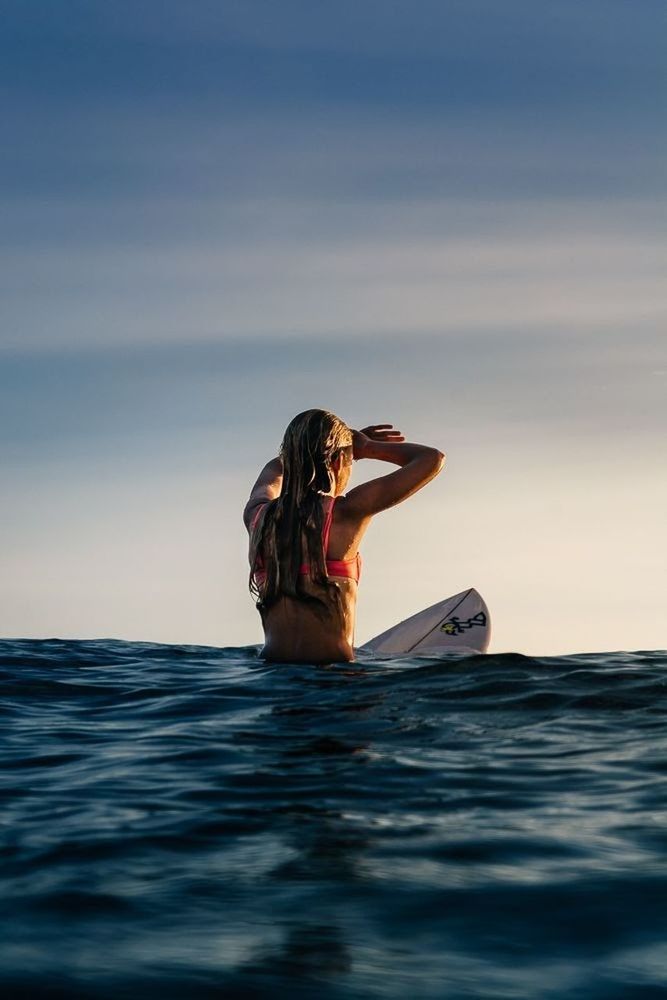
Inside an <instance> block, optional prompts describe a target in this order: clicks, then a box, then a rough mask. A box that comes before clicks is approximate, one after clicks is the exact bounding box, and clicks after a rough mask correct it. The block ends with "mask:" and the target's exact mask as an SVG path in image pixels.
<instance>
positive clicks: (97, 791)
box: [0, 640, 667, 1000]
mask: <svg viewBox="0 0 667 1000" xmlns="http://www.w3.org/2000/svg"><path fill="white" fill-rule="evenodd" d="M0 712H1V719H0V722H1V730H0V741H1V747H2V751H1V763H2V775H1V778H2V781H1V785H0V794H1V802H2V809H1V812H0V818H1V825H0V830H1V844H2V867H1V869H0V877H1V882H0V907H1V909H2V916H3V917H4V920H3V930H2V935H1V936H0V987H1V988H2V994H3V996H5V997H26V998H31V1000H32V998H41V997H48V998H56V997H57V998H70V997H73V998H80V997H81V998H83V997H91V998H93V997H95V998H97V997H101V998H106V997H109V998H111V997H113V998H118V997H139V998H150V997H159V998H160V1000H171V998H174V1000H175V998H178V1000H181V998H184V1000H188V998H199V997H202V998H209V997H211V998H212V997H215V998H223V997H224V998H227V997H249V998H254V997H257V998H259V997H267V998H268V997H282V996H285V997H318V998H324V1000H334V998H336V1000H338V998H340V1000H343V998H346V1000H347V998H366V997H368V998H375V997H378V998H379V997H383V998H384V997H387V998H389V997H397V998H398V997H416V998H438V1000H439V998H444V997H446V998H456V997H484V998H489V997H498V998H499V997H502V998H510V997H512V998H523V997H525V998H530V1000H535V998H550V1000H555V998H573V997H586V998H609V1000H611V998H614V1000H626V998H635V997H636V998H641V1000H648V998H657V997H660V998H664V997H665V996H667V853H666V849H667V812H666V811H665V806H666V804H667V782H666V774H667V653H665V652H641V653H605V654H599V655H582V656H568V657H554V658H542V659H535V658H529V657H525V656H520V655H515V654H506V655H498V656H496V655H494V656H486V657H481V656H480V657H470V658H466V659H461V658H459V659H456V658H454V659H451V658H450V659H448V660H435V659H424V660H413V661H410V660H404V661H395V662H393V663H389V662H384V663H382V662H377V661H371V660H367V661H366V662H361V663H358V664H354V665H351V666H349V667H343V666H333V667H328V668H322V667H319V668H315V667H303V666H300V667H292V666H267V665H265V664H263V663H262V662H261V661H259V660H258V659H257V654H256V650H255V649H254V647H253V648H246V649H209V648H205V647H195V646H187V647H180V646H158V645H151V644H144V643H123V642H115V641H109V640H105V641H100V642H64V641H39V642H38V641H8V640H5V641H2V642H0Z"/></svg>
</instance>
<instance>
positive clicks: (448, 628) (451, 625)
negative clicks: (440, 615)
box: [440, 611, 486, 635]
mask: <svg viewBox="0 0 667 1000" xmlns="http://www.w3.org/2000/svg"><path fill="white" fill-rule="evenodd" d="M485 625H486V615H485V614H484V612H483V611H478V612H477V614H476V615H473V616H472V618H466V620H465V621H460V620H459V618H457V617H456V615H454V616H453V617H452V618H448V619H447V621H446V622H445V623H444V624H443V625H441V626H440V631H441V632H446V633H447V635H463V633H464V632H469V631H470V629H471V628H478V627H479V628H483V627H484V626H485Z"/></svg>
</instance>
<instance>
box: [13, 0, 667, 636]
mask: <svg viewBox="0 0 667 1000" xmlns="http://www.w3.org/2000/svg"><path fill="white" fill-rule="evenodd" d="M663 15H664V7H663V5H662V3H659V2H657V0H640V2H637V0H632V2H630V0H583V2H582V0H559V3H557V4H555V3H552V2H546V0H506V2H504V3H503V4H499V3H497V0H437V2H436V0H410V2H408V0H354V2H352V0H337V3H336V4H313V3H312V0H281V3H280V4H277V3H275V2H268V0H242V2H241V0H238V2H235V0H227V2H221V0H217V2H213V0H197V2H195V3H192V4H183V3H182V2H180V0H179V2H176V0H161V2H160V3H158V2H156V0H144V2H142V0H133V2H131V3H130V2H125V0H114V3H113V4H109V3H102V2H99V0H63V2H62V3H59V4H53V3H51V2H46V0H44V2H39V0H32V2H31V3H30V4H25V3H24V2H23V0H20V2H19V0H9V2H8V4H6V5H5V12H4V15H3V18H4V24H3V42H2V51H1V52H0V55H1V57H2V58H1V59H0V103H1V105H2V117H3V122H4V142H3V153H2V157H1V158H0V212H1V217H2V226H1V227H0V255H1V260H0V264H1V267H0V283H1V289H0V291H1V295H0V313H1V315H0V319H1V322H0V464H1V468H2V471H3V487H2V491H0V550H1V552H2V557H1V561H0V635H3V636H26V637H33V636H34V637H47V636H62V637H74V638H99V637H117V638H125V639H136V640H152V641H158V642H183V643H202V644H211V645H217V646H237V645H238V646H241V645H246V644H251V643H257V642H259V641H260V640H261V628H260V624H259V618H258V615H257V612H256V610H255V608H254V606H253V602H252V600H251V598H250V596H249V594H248V591H247V552H246V549H247V539H246V538H245V537H244V530H243V526H242V522H241V511H242V508H243V505H244V503H245V500H246V498H247V494H248V492H249V489H250V486H251V485H252V482H253V481H254V479H255V476H256V475H257V473H258V471H259V469H260V468H261V466H262V465H263V464H264V462H265V461H267V460H268V459H269V458H271V457H273V456H274V455H275V453H276V451H277V448H278V445H279V443H280V439H281V436H282V432H283V430H284V427H285V426H286V424H287V423H288V422H289V420H290V419H291V417H292V416H293V415H294V414H295V413H297V412H299V411H301V410H303V409H306V408H308V407H311V406H321V407H325V408H328V409H332V410H333V411H334V412H336V413H338V414H339V415H340V416H341V417H342V418H343V419H344V420H346V421H347V422H348V423H349V424H350V425H351V426H363V425H366V424H369V423H379V422H392V423H394V424H395V425H396V426H398V427H399V428H400V429H401V430H402V431H403V432H404V433H405V434H406V436H407V438H408V439H409V440H415V441H419V442H422V443H425V444H430V445H434V446H436V447H438V448H440V449H441V450H443V451H445V452H446V453H447V457H448V458H447V466H446V469H445V471H444V472H443V474H442V475H441V476H440V477H439V478H438V479H437V480H435V481H434V482H433V483H432V484H430V485H429V486H428V487H427V488H426V489H425V490H424V491H423V492H422V493H420V494H419V495H418V496H416V497H414V498H412V499H411V500H410V501H408V502H407V503H406V504H404V505H402V506H400V507H398V508H396V509H394V510H392V511H388V512H386V513H384V514H382V515H380V516H378V518H377V519H376V520H375V521H374V523H373V524H372V526H371V528H370V529H369V532H368V535H367V536H366V539H365V541H364V545H363V548H362V552H363V555H364V577H363V579H362V583H361V587H360V595H359V608H358V628H357V640H358V641H359V642H363V641H364V640H365V639H368V638H370V637H371V636H372V635H374V634H376V633H378V632H380V631H383V630H384V629H385V628H387V627H389V626H390V625H391V624H394V623H395V622H397V621H398V620H400V619H402V618H404V617H406V616H407V615H409V614H411V613H413V612H416V611H418V610H420V609H421V608H423V607H425V606H426V605H429V604H432V603H435V602H436V601H438V600H441V599H442V598H444V597H446V596H449V595H450V594H455V593H457V592H459V591H461V590H464V589H466V588H468V587H470V586H474V587H476V588H477V589H478V590H479V591H480V592H481V593H482V595H483V596H484V597H485V599H486V601H487V603H488V605H489V608H490V611H491V617H492V622H493V638H492V645H491V650H492V651H498V652H501V651H507V650H516V651H519V652H523V653H529V654H538V655H539V654H544V655H548V654H559V653H574V652H586V651H590V652H595V651H606V650H619V649H628V650H637V649H652V648H664V647H665V646H666V645H667V641H666V638H665V636H666V627H665V621H666V616H665V602H666V598H667V571H666V560H665V553H666V551H667V545H666V543H667V528H666V526H665V525H666V519H665V516H664V511H665V510H666V509H667V471H666V463H665V431H666V430H667V412H666V411H667V405H666V403H667V391H666V390H667V337H666V336H665V329H664V315H665V311H666V308H665V307H666V301H665V292H664V286H665V283H664V268H665V251H664V237H665V208H664V206H665V202H664V193H665V176H666V175H665V141H664V140H665V130H664V110H665V60H664V53H663V30H664V28H663V22H662V19H663ZM385 471H388V469H387V468H386V466H383V465H382V464H380V463H359V464H357V466H356V467H355V475H356V476H357V480H356V481H361V480H362V479H367V478H370V477H371V476H373V475H378V474H382V473H383V472H385Z"/></svg>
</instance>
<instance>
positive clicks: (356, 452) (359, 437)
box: [352, 424, 405, 459]
mask: <svg viewBox="0 0 667 1000" xmlns="http://www.w3.org/2000/svg"><path fill="white" fill-rule="evenodd" d="M371 441H380V442H382V443H383V444H400V443H401V442H402V441H405V438H404V437H403V435H402V434H401V432H400V431H397V430H396V428H395V427H394V426H393V425H392V424H369V426H368V427H364V429H363V430H361V431H352V449H353V457H354V458H355V459H358V458H364V457H365V452H366V450H367V448H368V445H369V444H370V443H371Z"/></svg>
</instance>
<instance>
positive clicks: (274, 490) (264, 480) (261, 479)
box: [243, 458, 283, 528]
mask: <svg viewBox="0 0 667 1000" xmlns="http://www.w3.org/2000/svg"><path fill="white" fill-rule="evenodd" d="M282 485H283V463H282V460H281V459H280V458H272V459H271V461H270V462H267V463H266V465H265V466H264V468H263V469H262V471H261V472H260V474H259V475H258V477H257V480H256V481H255V485H254V486H253V488H252V489H251V491H250V498H249V499H248V502H247V504H246V505H245V508H244V510H243V521H244V523H245V526H246V528H250V523H251V521H252V519H253V516H254V513H255V508H256V507H257V506H258V505H259V504H261V503H268V502H269V501H270V500H275V499H276V497H279V496H280V490H281V488H282Z"/></svg>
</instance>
